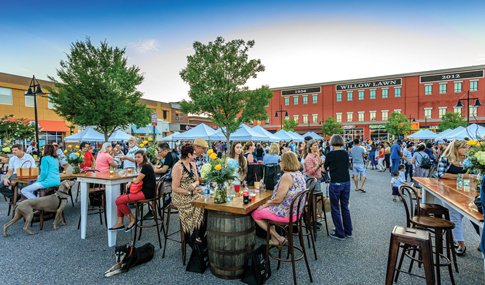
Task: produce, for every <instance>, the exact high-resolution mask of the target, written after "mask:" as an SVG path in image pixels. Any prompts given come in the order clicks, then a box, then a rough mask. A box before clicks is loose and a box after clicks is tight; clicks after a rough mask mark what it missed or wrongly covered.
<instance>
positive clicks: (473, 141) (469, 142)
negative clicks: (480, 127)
mask: <svg viewBox="0 0 485 285" xmlns="http://www.w3.org/2000/svg"><path fill="white" fill-rule="evenodd" d="M477 143H478V142H477V140H469V141H468V142H467V144H468V145H476V144H477Z"/></svg>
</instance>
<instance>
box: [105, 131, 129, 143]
mask: <svg viewBox="0 0 485 285" xmlns="http://www.w3.org/2000/svg"><path fill="white" fill-rule="evenodd" d="M130 138H131V135H129V134H127V133H125V132H123V131H121V130H117V131H115V132H114V133H112V134H111V135H110V136H109V138H108V141H109V142H117V141H127V140H129V139H130Z"/></svg>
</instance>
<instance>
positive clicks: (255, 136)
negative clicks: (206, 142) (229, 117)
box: [210, 124, 269, 142]
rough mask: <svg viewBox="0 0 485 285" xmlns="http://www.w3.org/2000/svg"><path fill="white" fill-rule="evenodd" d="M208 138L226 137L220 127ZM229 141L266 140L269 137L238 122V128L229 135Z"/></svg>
mask: <svg viewBox="0 0 485 285" xmlns="http://www.w3.org/2000/svg"><path fill="white" fill-rule="evenodd" d="M210 140H218V141H225V140H226V137H225V136H224V134H223V133H222V129H218V130H217V131H216V132H215V133H214V134H213V135H211V136H210ZM229 140H231V141H244V142H245V141H268V140H269V138H268V136H267V135H266V134H264V133H260V132H257V131H256V130H253V129H251V128H250V127H249V126H247V125H245V124H240V125H239V129H237V131H235V132H234V133H232V134H231V136H230V137H229Z"/></svg>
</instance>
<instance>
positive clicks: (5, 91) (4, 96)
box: [0, 87, 30, 105]
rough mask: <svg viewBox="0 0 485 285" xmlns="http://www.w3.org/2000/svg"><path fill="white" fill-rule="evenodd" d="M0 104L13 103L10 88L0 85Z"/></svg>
mask: <svg viewBox="0 0 485 285" xmlns="http://www.w3.org/2000/svg"><path fill="white" fill-rule="evenodd" d="M29 97H30V96H29ZM0 104H4V105H13V101H12V89H10V88H3V87H0Z"/></svg>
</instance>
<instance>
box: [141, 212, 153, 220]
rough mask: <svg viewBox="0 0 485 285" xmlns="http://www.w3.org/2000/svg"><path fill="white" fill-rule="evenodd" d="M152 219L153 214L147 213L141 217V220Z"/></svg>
mask: <svg viewBox="0 0 485 285" xmlns="http://www.w3.org/2000/svg"><path fill="white" fill-rule="evenodd" d="M152 219H153V212H152V211H149V212H148V213H147V214H146V215H145V216H143V220H152Z"/></svg>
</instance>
